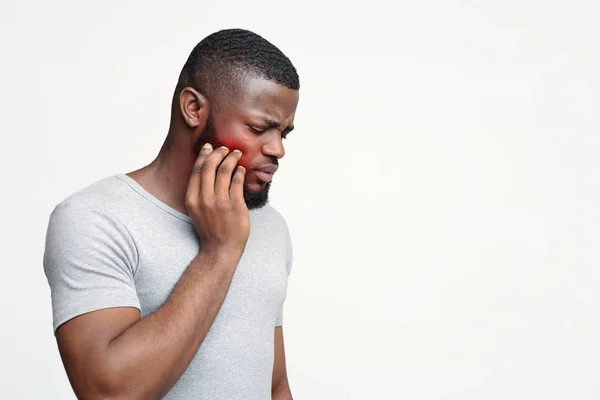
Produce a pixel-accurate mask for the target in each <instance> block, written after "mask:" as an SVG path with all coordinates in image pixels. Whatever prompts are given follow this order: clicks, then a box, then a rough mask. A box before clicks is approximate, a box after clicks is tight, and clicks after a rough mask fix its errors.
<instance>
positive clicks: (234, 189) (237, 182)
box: [229, 165, 246, 202]
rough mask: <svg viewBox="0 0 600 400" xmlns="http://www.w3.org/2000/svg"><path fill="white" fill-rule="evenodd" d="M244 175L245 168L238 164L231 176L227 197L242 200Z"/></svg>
mask: <svg viewBox="0 0 600 400" xmlns="http://www.w3.org/2000/svg"><path fill="white" fill-rule="evenodd" d="M245 177H246V168H244V167H242V166H241V165H238V167H237V168H236V169H235V173H234V174H233V178H231V186H230V187H229V197H230V198H231V200H234V201H242V202H243V201H244V178H245Z"/></svg>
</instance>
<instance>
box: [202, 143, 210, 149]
mask: <svg viewBox="0 0 600 400" xmlns="http://www.w3.org/2000/svg"><path fill="white" fill-rule="evenodd" d="M210 149H212V146H211V144H210V143H204V146H202V150H205V151H206V150H210Z"/></svg>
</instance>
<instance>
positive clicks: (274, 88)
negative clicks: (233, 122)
mask: <svg viewBox="0 0 600 400" xmlns="http://www.w3.org/2000/svg"><path fill="white" fill-rule="evenodd" d="M230 100H231V101H229V102H227V103H228V105H227V106H226V107H225V108H226V109H229V111H236V112H238V113H242V114H247V115H251V116H252V115H258V116H264V117H269V118H271V119H273V120H276V121H279V122H280V123H284V121H288V120H289V121H288V123H290V124H291V122H293V119H294V115H295V113H296V107H297V106H298V100H299V93H298V91H297V90H294V89H289V88H287V87H285V86H283V85H280V84H278V83H276V82H273V81H270V80H268V79H265V78H260V77H247V78H244V79H242V81H241V82H240V84H239V86H238V90H236V91H235V93H234V94H233V96H232V98H231V99H230Z"/></svg>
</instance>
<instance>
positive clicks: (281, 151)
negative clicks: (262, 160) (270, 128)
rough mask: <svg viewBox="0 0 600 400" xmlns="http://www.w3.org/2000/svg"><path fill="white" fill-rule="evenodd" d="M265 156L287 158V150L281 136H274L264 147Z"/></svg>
mask: <svg viewBox="0 0 600 400" xmlns="http://www.w3.org/2000/svg"><path fill="white" fill-rule="evenodd" d="M263 154H264V155H266V156H271V157H276V158H277V159H280V158H283V156H285V148H284V147H283V139H282V138H281V135H273V137H272V138H270V140H269V141H268V142H267V143H265V145H264V146H263Z"/></svg>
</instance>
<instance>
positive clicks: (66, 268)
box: [43, 201, 141, 331]
mask: <svg viewBox="0 0 600 400" xmlns="http://www.w3.org/2000/svg"><path fill="white" fill-rule="evenodd" d="M43 263H44V272H45V274H46V278H47V279H48V284H49V286H50V293H51V296H52V314H53V326H54V330H55V331H56V329H58V327H59V326H60V325H62V324H63V323H65V322H67V321H69V320H70V319H72V318H75V317H77V316H79V315H82V314H85V313H88V312H92V311H96V310H101V309H105V308H112V307H135V308H138V309H140V310H141V308H140V302H139V299H138V296H137V293H136V289H135V283H134V272H135V266H136V265H137V253H136V250H135V245H134V243H133V240H132V239H131V237H130V236H129V235H128V233H127V231H126V229H125V228H124V227H122V226H120V225H119V224H118V223H117V222H116V221H114V220H112V219H111V218H110V217H108V216H107V215H106V214H104V213H101V212H99V211H97V210H94V209H92V207H90V206H84V205H81V204H77V203H69V202H67V201H65V202H63V203H61V204H59V205H58V206H57V207H56V208H55V209H54V211H53V212H52V214H51V215H50V221H49V224H48V230H47V233H46V247H45V251H44V260H43Z"/></svg>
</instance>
